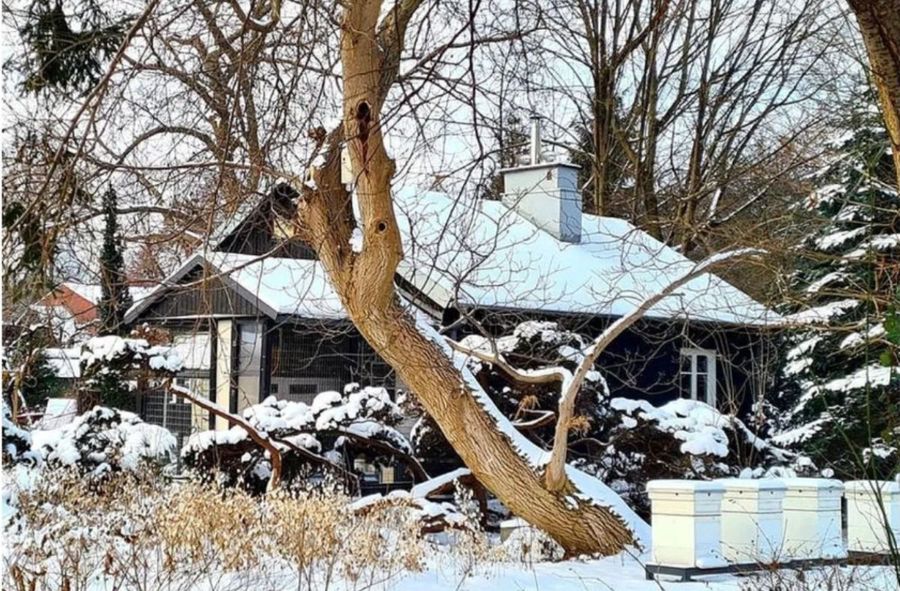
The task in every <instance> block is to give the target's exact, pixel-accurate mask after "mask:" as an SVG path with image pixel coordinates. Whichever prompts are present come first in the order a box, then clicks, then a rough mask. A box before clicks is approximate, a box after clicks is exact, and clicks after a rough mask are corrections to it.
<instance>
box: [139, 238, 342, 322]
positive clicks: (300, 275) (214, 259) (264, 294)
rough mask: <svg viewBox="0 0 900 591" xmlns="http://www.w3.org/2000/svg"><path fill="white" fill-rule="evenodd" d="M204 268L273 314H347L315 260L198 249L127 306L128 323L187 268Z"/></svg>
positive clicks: (320, 266)
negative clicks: (160, 282) (140, 297)
mask: <svg viewBox="0 0 900 591" xmlns="http://www.w3.org/2000/svg"><path fill="white" fill-rule="evenodd" d="M198 266H202V267H205V268H206V270H207V277H218V278H220V279H221V280H222V281H223V282H225V284H226V285H228V286H229V287H231V288H232V289H234V290H235V291H236V292H237V293H238V294H240V295H241V296H242V297H244V298H246V299H247V300H248V301H249V302H250V303H252V304H254V305H255V306H257V307H258V308H259V309H260V310H261V311H262V312H263V313H264V314H266V315H267V316H269V317H271V318H275V317H277V316H279V315H293V316H301V317H304V318H334V319H339V318H345V317H346V313H345V312H344V309H343V306H342V304H341V301H340V298H338V296H337V294H336V293H335V292H334V290H333V289H332V288H331V284H330V283H329V282H328V278H327V276H326V274H325V270H324V269H323V268H322V265H321V264H320V263H319V262H318V261H313V260H307V259H289V258H275V257H267V258H265V257H258V256H253V255H245V254H235V253H227V252H209V253H196V254H194V255H193V256H192V257H191V258H189V259H188V260H187V261H185V262H184V264H182V265H181V267H179V268H178V269H177V270H176V271H175V272H174V273H172V274H171V275H170V276H169V277H168V278H166V280H165V281H164V282H163V283H162V284H161V285H159V286H158V287H156V288H155V289H154V290H153V291H152V292H151V293H150V294H148V295H147V296H146V297H145V298H143V299H141V300H140V301H139V302H137V303H136V304H135V305H134V306H132V307H131V309H129V310H128V313H127V314H126V316H125V318H126V321H128V322H130V321H132V320H134V319H135V318H136V317H137V316H138V315H139V314H140V313H141V312H143V311H144V310H145V309H147V308H148V307H149V306H150V305H151V304H152V303H153V302H154V301H156V300H157V299H158V298H159V297H160V296H162V294H163V293H164V292H165V291H166V290H167V289H169V288H170V287H172V286H174V285H175V284H177V283H178V281H179V280H181V279H182V278H183V277H184V276H185V275H187V273H188V272H190V271H191V270H193V269H195V268H196V267H198Z"/></svg>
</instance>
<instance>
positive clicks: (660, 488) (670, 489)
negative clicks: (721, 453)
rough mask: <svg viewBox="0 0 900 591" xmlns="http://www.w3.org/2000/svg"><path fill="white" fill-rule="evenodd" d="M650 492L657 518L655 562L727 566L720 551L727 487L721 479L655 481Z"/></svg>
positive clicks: (650, 486) (653, 544)
mask: <svg viewBox="0 0 900 591" xmlns="http://www.w3.org/2000/svg"><path fill="white" fill-rule="evenodd" d="M647 494H648V496H649V497H650V506H651V511H652V521H653V542H652V546H653V563H654V564H659V565H665V566H679V567H689V568H692V567H697V568H714V567H717V566H724V565H725V561H724V560H723V558H722V554H721V552H720V551H719V532H720V529H721V522H720V509H721V504H722V495H723V494H724V489H723V488H722V485H721V484H719V483H717V482H704V481H699V480H652V481H650V482H649V483H648V484H647Z"/></svg>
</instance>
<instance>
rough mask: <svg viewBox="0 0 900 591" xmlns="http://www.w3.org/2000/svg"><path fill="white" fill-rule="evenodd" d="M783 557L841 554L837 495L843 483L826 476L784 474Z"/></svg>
mask: <svg viewBox="0 0 900 591" xmlns="http://www.w3.org/2000/svg"><path fill="white" fill-rule="evenodd" d="M783 482H784V484H785V487H786V488H787V490H786V491H785V495H784V503H783V510H784V522H783V523H784V526H783V529H784V557H785V558H790V559H793V560H807V559H817V558H825V559H832V558H844V557H846V556H847V551H846V549H845V548H844V540H843V534H842V531H841V497H842V496H843V494H844V485H843V484H842V483H841V482H840V481H839V480H829V479H827V478H785V479H784V480H783Z"/></svg>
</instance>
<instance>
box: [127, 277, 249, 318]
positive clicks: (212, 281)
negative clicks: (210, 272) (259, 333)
mask: <svg viewBox="0 0 900 591" xmlns="http://www.w3.org/2000/svg"><path fill="white" fill-rule="evenodd" d="M180 283H181V285H177V286H175V287H173V288H171V289H169V290H167V291H166V293H165V294H164V295H163V296H162V297H161V298H160V299H159V300H157V301H156V302H154V303H153V304H152V305H151V306H150V307H149V308H147V309H146V310H144V313H143V314H141V315H140V317H139V318H137V319H136V320H135V323H140V322H146V321H154V320H165V319H166V318H179V317H194V316H211V315H218V316H258V315H260V311H259V309H258V308H257V307H256V306H254V305H253V304H252V303H250V302H248V301H247V300H246V299H244V298H242V297H241V296H239V295H238V294H237V293H235V292H234V291H233V290H232V289H231V288H229V287H228V286H227V285H226V284H225V282H224V281H222V279H221V278H219V277H210V278H207V279H205V280H204V270H203V268H202V267H199V266H198V267H197V268H196V269H194V270H193V271H191V272H190V273H188V274H187V275H185V277H184V278H183V279H182V280H181V282H180Z"/></svg>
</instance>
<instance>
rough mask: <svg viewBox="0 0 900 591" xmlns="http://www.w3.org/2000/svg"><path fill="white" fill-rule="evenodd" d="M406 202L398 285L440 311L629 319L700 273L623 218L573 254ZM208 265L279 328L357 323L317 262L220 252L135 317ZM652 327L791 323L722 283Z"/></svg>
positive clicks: (481, 205)
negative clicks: (293, 322)
mask: <svg viewBox="0 0 900 591" xmlns="http://www.w3.org/2000/svg"><path fill="white" fill-rule="evenodd" d="M395 201H396V209H397V215H398V221H399V223H400V229H401V232H402V235H403V246H404V252H405V258H404V260H403V261H402V263H401V264H400V267H399V268H398V274H399V275H400V276H401V277H403V278H404V279H405V280H406V281H408V282H409V283H410V284H411V285H413V286H414V287H415V288H416V289H417V290H418V291H420V292H421V293H423V294H424V295H425V296H426V297H427V298H428V299H430V300H431V301H432V302H434V303H435V304H437V305H438V306H439V307H447V306H449V305H451V304H453V303H454V302H456V303H459V304H461V305H465V306H479V307H491V308H503V309H515V310H534V311H542V312H559V313H576V314H588V315H608V316H621V315H623V314H626V313H628V312H629V311H631V310H632V309H634V307H636V306H637V305H639V304H640V303H641V302H642V301H643V300H644V299H646V298H647V297H648V296H650V295H653V294H654V293H656V292H658V291H659V290H661V289H662V288H664V287H665V286H667V285H668V284H669V283H671V282H672V281H673V280H675V279H676V278H678V277H679V276H681V275H683V274H684V273H685V272H687V271H689V270H690V269H692V268H693V267H694V265H695V263H694V262H692V261H691V260H689V259H688V258H686V257H684V256H682V255H681V254H679V253H678V252H676V251H675V250H673V249H672V248H670V247H668V246H666V245H664V244H662V243H661V242H659V241H657V240H655V239H654V238H652V237H651V236H650V235H648V234H647V233H645V232H643V231H641V230H639V229H637V228H635V227H634V226H632V225H631V224H630V223H628V222H627V221H625V220H622V219H618V218H611V217H598V216H594V215H588V214H585V215H584V217H583V220H582V236H581V241H580V242H579V243H569V242H563V241H560V240H558V239H557V238H555V237H554V236H552V235H551V234H549V233H547V232H545V231H543V230H540V229H538V228H537V227H535V226H534V225H533V224H532V223H531V222H530V221H528V220H527V219H525V218H524V217H522V216H520V215H519V214H518V213H516V211H515V209H514V208H509V207H507V206H506V205H504V204H503V203H501V202H499V201H485V200H477V201H466V200H462V199H454V198H452V197H450V196H448V195H446V194H444V193H436V192H422V191H414V190H401V191H399V192H397V194H396V195H395ZM201 264H202V265H204V266H206V267H207V268H208V270H209V272H210V273H211V274H218V275H220V276H221V277H222V279H223V280H224V281H225V282H226V283H227V284H228V285H230V286H231V287H232V288H234V289H236V290H237V291H238V292H239V293H240V294H241V295H242V296H244V297H245V298H247V299H248V300H249V301H250V302H251V303H253V304H255V305H258V306H259V307H260V308H261V309H262V311H263V312H264V313H265V314H267V315H268V316H270V317H273V318H274V317H275V316H277V315H296V316H302V317H309V318H344V317H346V314H345V312H344V311H343V308H342V305H341V303H340V299H339V298H338V297H337V295H336V294H335V292H334V290H333V289H332V288H331V286H330V284H329V281H328V279H327V276H326V273H325V271H324V269H323V268H322V267H321V265H320V264H319V263H318V262H317V261H312V260H304V259H290V258H262V257H256V256H251V255H242V254H232V253H223V252H210V253H197V254H195V255H194V256H193V257H191V258H190V259H189V260H188V261H186V262H185V264H183V265H182V266H181V267H180V268H179V269H178V270H177V271H176V272H175V273H173V274H172V275H171V276H170V277H169V278H167V280H166V281H165V282H164V283H163V285H161V286H160V287H159V288H157V289H156V290H154V291H153V292H151V294H150V295H149V296H147V297H146V298H144V299H143V300H142V301H139V302H137V303H136V304H135V306H134V307H132V309H131V310H130V311H129V313H128V315H127V316H126V318H127V319H128V320H129V321H131V320H133V319H134V318H136V317H137V315H138V314H140V313H141V312H142V311H143V310H144V309H146V308H147V307H148V306H149V305H150V303H152V302H153V301H155V300H156V299H157V297H158V296H159V295H161V293H162V290H164V289H166V288H167V287H168V286H172V285H174V284H176V283H177V282H178V281H179V280H180V279H181V278H182V277H183V276H184V275H185V274H186V273H187V272H189V271H190V270H191V269H193V268H195V267H196V266H198V265H201ZM648 316H649V317H655V318H686V319H691V320H699V321H714V322H722V323H733V324H751V325H760V324H767V323H773V322H778V321H780V320H781V319H780V317H779V316H778V315H777V314H775V313H774V312H772V311H771V310H769V309H768V308H766V307H765V306H763V305H761V304H759V303H757V302H756V301H754V300H753V299H752V298H751V297H750V296H748V295H747V294H745V293H743V292H742V291H740V290H739V289H737V288H736V287H734V286H732V285H730V284H729V283H727V282H726V281H724V280H722V279H721V278H719V277H716V276H715V275H711V274H703V275H701V276H699V277H698V278H696V279H694V280H693V281H691V282H689V283H687V284H686V285H685V286H684V287H682V288H681V289H679V290H678V291H677V292H676V293H675V294H673V295H672V296H670V297H668V298H666V299H664V300H663V301H662V302H660V303H659V304H658V305H656V306H655V307H653V308H652V309H651V310H650V312H649V314H648Z"/></svg>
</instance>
